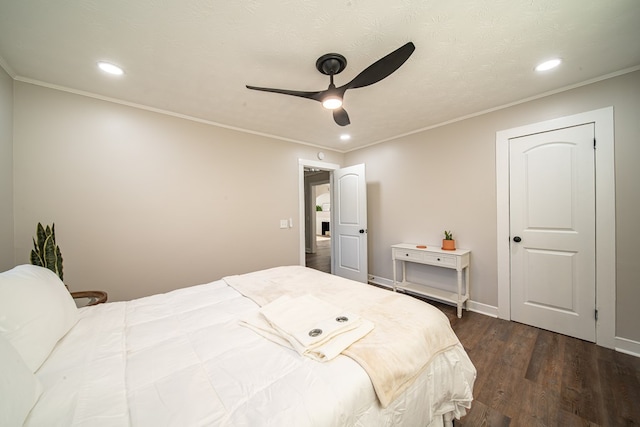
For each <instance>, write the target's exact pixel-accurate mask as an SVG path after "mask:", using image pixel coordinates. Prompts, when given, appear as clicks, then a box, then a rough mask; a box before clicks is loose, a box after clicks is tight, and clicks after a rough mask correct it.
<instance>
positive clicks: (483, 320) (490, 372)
mask: <svg viewBox="0 0 640 427" xmlns="http://www.w3.org/2000/svg"><path fill="white" fill-rule="evenodd" d="M432 304H434V305H436V306H437V307H439V308H440V309H441V310H442V311H443V312H444V313H445V314H446V315H447V316H448V317H449V320H450V321H451V325H452V326H453V329H454V331H455V332H456V334H457V335H458V338H459V339H460V342H462V345H463V346H464V348H465V349H466V350H467V353H468V354H469V357H470V358H471V360H472V361H473V363H474V365H475V366H476V369H477V370H478V377H477V379H476V383H475V386H474V390H473V394H474V398H475V400H474V402H473V406H472V407H471V411H469V413H468V414H467V415H466V416H465V417H464V418H462V420H461V421H458V422H456V423H455V425H456V426H635V425H638V424H640V358H637V357H633V356H629V355H626V354H623V353H618V352H616V351H614V350H609V349H605V348H603V347H598V346H596V345H595V344H592V343H588V342H585V341H582V340H579V339H576V338H571V337H567V336H565V335H560V334H556V333H553V332H549V331H545V330H542V329H538V328H535V327H532V326H527V325H523V324H520V323H516V322H509V321H506V320H500V319H494V318H492V317H488V316H484V315H481V314H478V313H473V312H468V311H465V312H464V313H463V316H462V319H458V318H457V317H456V315H455V308H454V307H450V306H447V305H444V304H438V303H433V302H432Z"/></svg>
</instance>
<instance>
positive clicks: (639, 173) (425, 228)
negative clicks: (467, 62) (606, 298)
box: [345, 71, 640, 341]
mask: <svg viewBox="0 0 640 427" xmlns="http://www.w3.org/2000/svg"><path fill="white" fill-rule="evenodd" d="M607 106H613V107H614V115H615V158H616V160H615V167H616V227H617V232H616V252H617V266H616V273H617V284H616V285H617V288H616V290H617V303H616V317H617V319H616V335H617V336H618V337H624V338H627V339H631V340H634V341H640V328H638V325H640V310H638V309H637V303H638V301H640V286H638V283H640V263H639V262H638V261H637V260H636V258H637V242H638V241H640V226H639V225H638V224H639V221H638V218H640V191H639V188H640V187H639V185H640V168H638V164H639V162H640V72H638V71H637V72H634V73H630V74H626V75H623V76H620V77H617V78H612V79H608V80H605V81H602V82H598V83H595V84H591V85H588V86H584V87H580V88H577V89H573V90H570V91H567V92H563V93H559V94H556V95H552V96H548V97H545V98H541V99H538V100H535V101H531V102H526V103H523V104H520V105H517V106H513V107H510V108H506V109H503V110H499V111H495V112H492V113H489V114H485V115H482V116H478V117H475V118H470V119H467V120H463V121H460V122H456V123H453V124H450V125H448V126H443V127H439V128H435V129H432V130H427V131H424V132H420V133H418V134H414V135H411V136H406V137H403V138H398V139H396V140H393V141H390V142H388V143H383V144H379V145H376V146H372V147H369V148H366V149H362V150H358V151H354V152H351V153H348V154H347V155H346V156H345V164H346V165H350V164H356V163H366V165H367V191H368V193H367V196H368V215H369V218H368V221H369V273H370V274H373V275H374V276H379V277H384V278H391V277H392V265H391V252H390V248H389V246H390V245H391V244H393V243H399V242H416V243H423V242H424V243H438V242H439V241H440V239H441V238H442V231H443V230H445V229H447V230H449V229H450V230H452V231H453V233H454V237H455V238H456V240H457V242H458V246H459V247H464V248H470V249H471V250H472V251H473V252H472V262H471V269H472V274H471V278H472V289H471V299H472V300H473V301H476V302H480V303H484V304H488V305H490V306H497V304H498V288H497V255H496V252H497V249H496V182H495V169H496V164H495V137H496V132H497V131H499V130H504V129H510V128H513V127H518V126H522V125H526V124H530V123H536V122H540V121H544V120H549V119H554V118H558V117H562V116H567V115H571V114H576V113H581V112H585V111H590V110H595V109H599V108H602V107H607Z"/></svg>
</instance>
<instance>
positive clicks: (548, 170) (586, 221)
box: [509, 123, 596, 342]
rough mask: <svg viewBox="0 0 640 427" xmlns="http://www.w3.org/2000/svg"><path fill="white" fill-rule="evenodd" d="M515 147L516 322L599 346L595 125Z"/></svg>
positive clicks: (513, 142)
mask: <svg viewBox="0 0 640 427" xmlns="http://www.w3.org/2000/svg"><path fill="white" fill-rule="evenodd" d="M509 142H510V144H509V150H510V180H509V181H510V182H509V185H510V215H511V219H510V227H511V230H510V234H511V236H510V237H511V318H512V319H513V320H515V321H518V322H522V323H526V324H529V325H533V326H537V327H540V328H543V329H547V330H551V331H555V332H559V333H562V334H566V335H570V336H573V337H577V338H581V339H584V340H588V341H592V342H594V341H595V337H596V319H595V307H596V288H595V286H596V285H595V283H596V282H595V274H596V272H595V265H596V264H595V220H596V218H595V214H596V213H595V164H594V157H595V156H594V125H593V124H592V123H590V124H585V125H581V126H575V127H570V128H566V129H559V130H554V131H549V132H544V133H539V134H534V135H529V136H523V137H519V138H512V139H510V141H509Z"/></svg>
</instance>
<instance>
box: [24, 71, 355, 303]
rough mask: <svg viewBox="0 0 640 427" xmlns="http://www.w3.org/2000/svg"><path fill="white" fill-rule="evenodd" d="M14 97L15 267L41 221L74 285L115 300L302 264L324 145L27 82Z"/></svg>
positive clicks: (331, 156) (330, 156)
mask: <svg viewBox="0 0 640 427" xmlns="http://www.w3.org/2000/svg"><path fill="white" fill-rule="evenodd" d="M14 104H15V109H14V118H15V132H14V157H15V161H14V192H15V259H16V262H17V263H24V262H28V254H29V251H30V248H31V245H32V243H31V237H32V236H33V235H34V233H35V227H36V224H37V223H38V222H39V221H40V222H43V223H48V224H50V223H52V222H55V224H56V237H57V241H58V244H59V245H60V247H61V250H62V254H63V256H64V268H65V282H66V283H67V285H68V286H69V288H70V289H71V290H74V291H75V290H88V289H102V290H106V291H107V292H108V293H109V296H110V300H111V301H113V300H124V299H130V298H135V297H139V296H144V295H149V294H153V293H158V292H164V291H167V290H170V289H174V288H177V287H184V286H189V285H193V284H198V283H203V282H208V281H211V280H214V279H218V278H220V277H222V276H224V275H228V274H238V273H243V272H247V271H252V270H257V269H262V268H266V267H271V266H276V265H285V264H298V263H299V224H297V222H298V221H297V219H298V217H299V216H298V207H299V204H298V191H299V182H298V158H305V159H315V158H316V153H317V152H318V149H316V148H313V147H308V146H304V145H300V144H292V143H288V142H283V141H278V140H274V139H269V138H264V137H260V136H254V135H250V134H246V133H240V132H235V131H232V130H227V129H223V128H219V127H215V126H210V125H206V124H201V123H197V122H193V121H188V120H184V119H179V118H174V117H171V116H167V115H162V114H157V113H153V112H149V111H145V110H140V109H136V108H131V107H127V106H123V105H119V104H114V103H110V102H105V101H101V100H97V99H92V98H87V97H83V96H79V95H75V94H70V93H66V92H61V91H57V90H52V89H47V88H43V87H39V86H35V85H31V84H27V83H21V82H15V100H14ZM323 151H325V153H326V154H327V157H326V161H327V162H330V163H341V162H342V160H343V159H342V158H343V156H342V154H337V153H332V152H330V151H328V150H323ZM290 217H291V218H293V220H294V227H293V228H292V229H280V228H279V225H280V219H288V218H290Z"/></svg>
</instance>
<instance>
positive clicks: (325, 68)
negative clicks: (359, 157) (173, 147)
mask: <svg viewBox="0 0 640 427" xmlns="http://www.w3.org/2000/svg"><path fill="white" fill-rule="evenodd" d="M415 49H416V47H415V46H414V44H413V43H412V42H409V43H407V44H405V45H403V46H402V47H400V48H398V49H396V50H394V51H393V52H391V53H390V54H388V55H387V56H385V57H384V58H381V59H379V60H377V61H376V62H374V63H373V64H371V65H370V66H368V67H367V68H365V69H364V70H363V71H362V72H361V73H360V74H358V75H357V76H356V77H355V78H354V79H353V80H351V81H350V82H349V83H347V84H346V85H343V86H340V87H336V85H335V84H334V83H333V76H335V75H336V74H340V72H342V70H344V69H345V67H346V66H347V60H346V58H345V57H344V56H342V55H340V54H338V53H327V54H325V55H322V56H321V57H320V58H318V60H317V61H316V68H317V69H318V71H320V72H321V73H322V74H325V75H328V76H329V79H330V82H329V87H328V88H327V89H326V90H321V91H318V92H302V91H297V90H287V89H273V88H268V87H257V86H249V85H247V89H253V90H261V91H264V92H274V93H281V94H284V95H292V96H298V97H301V98H307V99H313V100H315V101H319V102H321V103H322V106H323V107H324V108H326V109H328V110H333V119H334V120H335V122H336V123H337V124H339V125H340V126H347V125H348V124H349V123H351V122H350V121H349V115H348V114H347V112H346V111H345V110H344V108H342V98H343V97H344V93H345V92H346V90H347V89H357V88H359V87H365V86H369V85H372V84H374V83H377V82H379V81H380V80H382V79H384V78H385V77H388V76H390V75H391V74H392V73H393V72H394V71H396V70H397V69H398V68H400V66H401V65H402V64H404V63H405V61H406V60H407V59H409V57H410V56H411V54H412V53H413V51H414V50H415Z"/></svg>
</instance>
